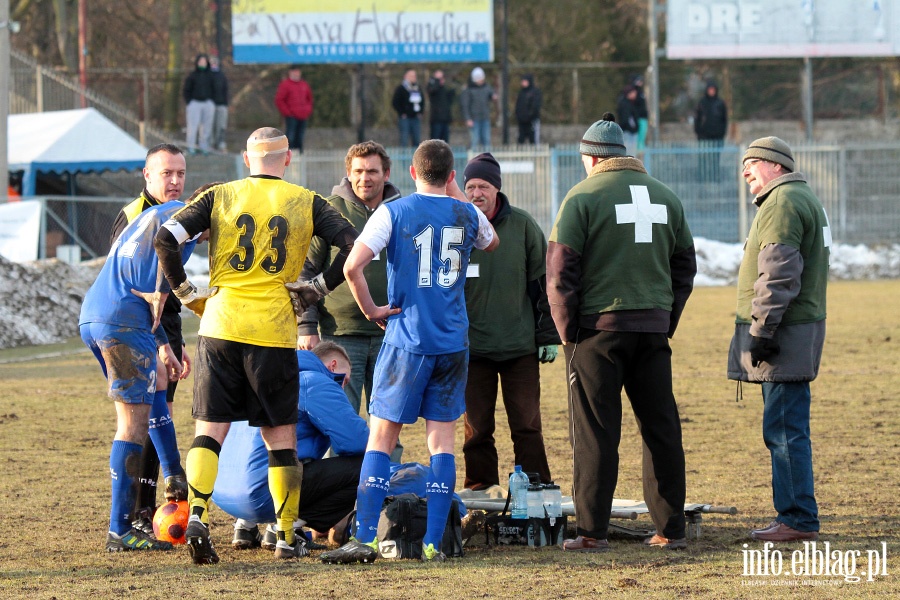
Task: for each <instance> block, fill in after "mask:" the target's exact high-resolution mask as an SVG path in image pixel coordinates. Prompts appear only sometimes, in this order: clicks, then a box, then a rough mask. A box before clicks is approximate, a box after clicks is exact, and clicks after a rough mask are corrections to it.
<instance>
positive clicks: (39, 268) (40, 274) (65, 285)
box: [0, 238, 900, 348]
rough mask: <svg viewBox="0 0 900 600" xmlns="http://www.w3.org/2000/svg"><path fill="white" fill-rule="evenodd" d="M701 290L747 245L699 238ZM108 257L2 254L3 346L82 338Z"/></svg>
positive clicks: (846, 268) (898, 257)
mask: <svg viewBox="0 0 900 600" xmlns="http://www.w3.org/2000/svg"><path fill="white" fill-rule="evenodd" d="M694 244H695V247H696V250H697V268H698V273H697V278H696V279H695V281H694V285H696V286H698V287H699V286H718V285H734V283H735V282H736V281H737V274H738V267H739V266H740V263H741V256H742V254H743V247H742V245H741V244H726V243H722V242H717V241H714V240H708V239H705V238H695V239H694ZM104 261H105V258H98V259H94V260H92V261H88V262H84V263H81V264H80V265H76V266H72V265H69V264H66V263H64V262H61V261H59V260H56V259H55V258H54V259H50V260H40V261H34V262H26V263H14V262H11V261H9V260H7V259H5V258H3V257H2V256H0V348H12V347H14V346H27V345H34V344H50V343H54V342H59V341H63V340H65V339H67V338H71V337H75V336H77V335H78V315H79V313H80V312H81V302H82V300H83V299H84V294H85V293H86V292H87V290H88V288H89V287H90V286H91V284H92V283H93V281H94V279H95V278H96V277H97V274H98V273H99V272H100V269H101V268H102V267H103V262H104ZM185 271H186V272H187V274H188V277H189V278H190V280H191V281H192V282H193V283H195V284H196V285H199V286H206V285H209V264H208V259H207V258H206V257H205V256H202V255H199V254H195V255H193V256H191V258H190V260H189V261H188V263H187V264H186V265H185ZM830 273H831V279H849V280H860V279H882V278H898V277H900V244H889V245H882V246H873V247H870V246H863V245H858V246H853V245H849V244H834V245H833V246H832V248H831V267H830Z"/></svg>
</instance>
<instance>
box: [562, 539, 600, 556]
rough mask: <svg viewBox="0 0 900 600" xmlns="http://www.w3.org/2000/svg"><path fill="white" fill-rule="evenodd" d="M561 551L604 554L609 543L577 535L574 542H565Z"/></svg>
mask: <svg viewBox="0 0 900 600" xmlns="http://www.w3.org/2000/svg"><path fill="white" fill-rule="evenodd" d="M563 550H566V551H568V552H606V551H607V550H609V542H607V541H606V540H598V539H595V538H591V537H584V536H583V535H579V536H578V537H577V538H575V539H574V540H565V541H564V542H563Z"/></svg>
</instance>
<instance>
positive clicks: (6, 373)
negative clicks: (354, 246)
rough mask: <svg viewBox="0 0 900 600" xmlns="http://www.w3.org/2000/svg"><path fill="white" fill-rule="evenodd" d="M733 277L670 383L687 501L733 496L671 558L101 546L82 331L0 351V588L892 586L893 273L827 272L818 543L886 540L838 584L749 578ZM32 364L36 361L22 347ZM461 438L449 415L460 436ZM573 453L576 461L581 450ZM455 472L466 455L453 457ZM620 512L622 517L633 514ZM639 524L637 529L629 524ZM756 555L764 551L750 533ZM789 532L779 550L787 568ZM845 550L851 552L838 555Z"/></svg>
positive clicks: (897, 591) (841, 591) (100, 458)
mask: <svg viewBox="0 0 900 600" xmlns="http://www.w3.org/2000/svg"><path fill="white" fill-rule="evenodd" d="M734 295H735V292H734V289H733V288H701V289H698V290H696V291H695V293H694V296H693V297H692V298H691V300H690V301H689V303H688V306H687V310H686V311H685V314H684V318H683V321H682V325H681V327H680V329H679V331H678V335H677V336H676V338H675V340H673V348H674V373H675V390H676V397H677V398H678V402H679V406H680V410H681V418H682V423H683V427H684V445H685V451H686V454H687V480H688V501H689V502H703V503H711V504H719V505H728V506H736V507H737V508H738V509H739V511H740V512H739V514H738V515H736V516H718V515H710V516H706V517H705V518H704V529H703V535H702V537H701V539H700V540H698V541H695V542H693V543H691V545H690V547H689V549H688V550H687V551H685V552H680V553H668V552H663V551H659V550H656V549H645V548H642V547H640V545H639V544H638V543H636V542H631V541H615V540H614V541H613V549H612V551H611V552H609V553H605V554H595V555H571V554H564V553H563V552H562V551H561V550H560V549H558V548H542V549H538V550H532V549H528V548H525V547H501V548H494V547H487V546H485V545H484V544H483V541H482V540H483V538H479V539H478V540H475V541H477V542H478V543H476V544H475V545H473V546H469V547H467V554H466V556H465V557H464V558H462V559H459V560H454V561H452V562H451V563H449V564H447V565H425V564H420V563H415V562H410V561H402V562H389V561H381V562H377V563H375V564H374V565H367V566H362V565H359V566H352V567H337V566H327V565H322V564H320V563H319V562H318V561H317V560H314V559H301V560H297V561H290V562H287V563H285V562H282V563H278V564H276V563H275V562H274V561H273V560H272V557H271V554H269V553H268V552H265V551H263V550H258V551H244V552H239V551H235V550H232V549H231V547H230V544H229V542H230V540H231V533H232V532H231V527H230V520H229V519H228V518H227V516H226V515H224V514H223V513H222V512H221V511H220V510H217V509H213V510H212V536H213V541H214V543H215V545H216V547H217V549H218V551H219V554H220V556H221V557H222V562H221V563H220V564H218V565H216V566H211V567H203V568H198V567H194V566H193V565H192V564H191V563H190V559H189V557H188V554H187V550H186V549H185V548H184V547H180V548H178V549H177V550H176V551H174V552H169V553H152V554H146V553H132V554H127V555H110V554H107V553H105V552H104V551H103V544H104V540H105V532H106V528H107V524H108V516H109V476H108V475H107V473H108V453H109V446H110V441H111V439H112V435H113V432H114V411H113V407H112V406H111V405H110V402H109V401H108V400H107V399H106V398H105V387H104V381H103V379H102V377H101V375H100V371H99V369H98V367H97V365H96V363H95V361H94V359H93V357H92V356H90V355H89V354H87V353H86V352H76V353H72V352H71V351H72V350H74V349H78V348H79V346H80V342H78V341H72V342H70V343H67V344H59V345H55V346H52V347H40V348H28V349H15V350H4V351H0V381H2V385H0V399H2V400H0V523H2V525H0V534H2V535H0V598H41V599H49V598H59V599H63V598H88V597H94V598H113V597H134V598H140V599H142V600H144V599H148V600H149V599H152V598H160V599H166V600H171V599H172V598H178V597H184V598H213V597H215V598H219V599H230V598H245V597H251V596H253V595H257V594H258V595H260V597H264V598H269V597H276V596H282V597H301V598H352V597H358V598H373V599H374V598H423V597H433V598H442V599H443V598H460V599H462V598H511V597H516V598H580V597H586V596H600V595H602V596H611V597H620V598H630V597H638V596H640V597H650V598H657V597H659V598H671V597H698V598H764V597H772V596H779V597H780V596H787V595H793V596H798V595H799V596H800V597H809V598H835V597H841V598H844V597H846V598H869V597H873V596H888V597H897V596H898V595H900V583H898V573H900V571H898V569H900V560H898V553H900V502H898V501H897V496H898V483H900V465H898V461H897V458H898V446H900V437H898V430H900V400H898V397H897V390H900V320H898V318H897V310H896V307H897V305H898V303H897V298H898V297H900V281H874V282H854V283H851V282H838V283H833V284H831V286H830V287H829V300H828V301H829V313H828V315H829V320H828V338H827V342H826V347H825V354H824V359H823V364H822V369H821V372H820V375H819V379H818V380H817V381H815V382H814V383H813V384H812V393H813V407H812V424H811V426H812V440H813V452H814V461H815V462H814V466H815V475H816V492H817V497H818V501H819V510H820V513H821V518H822V537H821V539H820V544H819V546H820V549H821V547H822V545H823V544H824V542H826V541H827V542H829V544H830V547H831V550H832V551H835V550H839V551H840V552H842V553H847V552H850V551H854V550H858V551H861V558H860V560H859V563H858V564H857V565H856V574H857V575H860V574H861V573H860V572H861V571H865V570H867V569H868V566H867V563H866V551H868V550H879V551H881V549H882V542H885V543H886V547H887V566H886V567H885V570H886V572H887V576H878V577H876V578H874V579H875V580H874V581H872V582H867V581H866V579H867V576H865V575H862V581H861V582H860V583H849V582H845V581H844V578H843V577H840V576H810V577H793V576H787V577H784V576H783V577H772V576H770V577H746V576H743V575H742V571H743V554H742V551H743V550H744V547H743V545H744V544H745V543H748V542H750V540H749V538H748V537H747V532H748V530H749V529H751V528H753V527H756V526H760V525H762V524H765V523H767V522H768V521H769V520H771V518H772V516H773V513H772V508H771V488H770V484H769V477H770V469H769V460H768V452H767V451H766V449H765V446H764V445H763V442H762V436H761V432H760V418H761V409H762V400H761V396H760V392H759V388H758V386H753V385H744V386H743V400H742V401H740V402H736V401H735V391H736V390H735V388H736V386H735V384H734V382H730V381H728V380H726V378H725V374H724V373H725V355H726V350H727V347H728V341H729V339H730V336H731V329H732V322H733V305H734ZM33 357H37V358H33ZM564 373H565V369H564V366H563V364H562V361H561V360H557V361H556V362H555V363H554V364H552V365H547V366H546V367H545V368H544V370H543V372H542V379H543V419H544V428H545V441H546V445H547V450H548V454H549V457H550V466H551V469H552V471H553V475H554V478H555V479H556V481H557V483H560V484H561V485H562V488H563V490H564V492H566V491H567V490H568V489H570V486H571V481H572V454H571V450H570V449H569V447H568V441H567V434H566V398H565V385H564V383H565V375H564ZM190 389H191V386H190V382H185V383H183V384H182V387H181V388H180V390H181V391H180V392H179V396H178V398H177V400H176V404H175V406H176V408H175V420H176V426H177V429H178V437H179V442H180V444H181V448H182V452H183V454H182V457H183V456H184V451H185V450H186V449H187V448H188V446H189V444H190V440H191V438H192V431H193V429H192V423H191V420H190ZM625 414H626V416H625V426H624V428H623V439H622V445H621V455H622V456H621V467H620V476H619V487H618V490H617V492H616V496H617V497H619V498H637V499H639V498H640V494H641V484H640V460H639V458H640V444H639V440H638V436H637V432H636V427H635V426H634V425H633V419H632V417H631V416H630V412H629V411H627V410H626V413H625ZM503 421H504V419H503V416H502V414H500V415H498V425H499V427H498V432H497V437H498V447H499V448H498V449H499V452H500V463H501V465H508V466H509V467H510V468H511V467H512V463H513V458H512V449H511V443H510V442H509V439H508V437H509V436H508V429H506V428H505V427H504V425H503ZM423 431H424V427H423V426H422V425H417V426H413V427H409V428H407V429H406V430H404V433H403V436H402V439H403V443H404V445H405V447H406V454H405V457H404V458H405V460H419V461H423V462H426V461H427V456H426V451H425V448H424V440H423V437H424V435H423ZM458 438H459V442H458V444H457V448H460V447H461V444H462V427H459V428H458ZM577 458H578V457H575V459H576V460H577ZM458 465H459V466H460V471H459V474H458V480H459V481H462V471H461V466H462V459H461V454H459V458H458ZM632 524H634V523H632ZM637 525H639V526H646V527H649V526H650V525H649V519H647V518H646V517H644V518H642V519H641V520H639V521H638V522H637ZM749 548H751V549H761V548H762V545H761V544H759V543H757V542H752V543H750V545H749ZM799 548H802V546H801V545H798V544H779V545H777V546H776V547H775V550H779V551H781V552H782V554H783V556H784V566H785V568H786V570H787V571H788V572H789V571H790V568H791V561H790V559H791V552H792V551H794V550H797V549H799ZM848 556H849V555H848Z"/></svg>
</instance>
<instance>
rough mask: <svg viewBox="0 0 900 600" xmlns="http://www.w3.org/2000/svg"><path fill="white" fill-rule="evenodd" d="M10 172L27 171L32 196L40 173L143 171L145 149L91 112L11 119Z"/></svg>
mask: <svg viewBox="0 0 900 600" xmlns="http://www.w3.org/2000/svg"><path fill="white" fill-rule="evenodd" d="M8 123H9V129H8V138H7V149H8V156H9V170H10V171H24V176H23V178H22V195H23V196H33V195H34V193H35V182H36V181H37V174H38V172H43V173H51V172H52V173H66V172H68V173H85V172H90V171H109V170H120V169H126V170H133V169H140V168H141V167H143V166H144V158H145V155H146V154H147V149H146V148H144V147H143V146H141V145H140V144H139V143H138V142H137V140H135V139H134V138H133V137H131V136H130V135H128V134H127V133H125V131H123V130H122V129H120V128H119V127H118V126H117V125H116V124H115V123H113V122H112V121H110V120H109V119H107V118H106V117H104V116H103V115H102V114H100V113H99V112H97V111H96V110H95V109H93V108H83V109H77V110H59V111H53V112H42V113H28V114H18V115H9V121H8Z"/></svg>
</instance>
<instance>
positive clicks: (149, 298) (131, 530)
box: [78, 201, 201, 552]
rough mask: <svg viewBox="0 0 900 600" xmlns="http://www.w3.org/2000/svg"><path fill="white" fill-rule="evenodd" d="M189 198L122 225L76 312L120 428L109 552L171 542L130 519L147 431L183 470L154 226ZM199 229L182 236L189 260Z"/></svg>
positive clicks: (177, 470)
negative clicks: (169, 391) (171, 403)
mask: <svg viewBox="0 0 900 600" xmlns="http://www.w3.org/2000/svg"><path fill="white" fill-rule="evenodd" d="M184 206H185V205H184V204H183V203H181V202H177V201H172V202H167V203H165V204H161V205H158V206H154V207H152V208H149V209H147V210H146V211H144V212H143V213H141V215H140V216H139V217H138V218H136V219H135V220H134V221H133V222H132V223H131V224H130V225H128V227H126V228H125V229H124V230H123V231H122V233H121V235H119V237H118V238H117V239H116V241H115V242H114V243H113V245H112V248H111V249H110V251H109V255H108V256H107V258H106V263H105V264H104V265H103V268H102V269H101V271H100V274H99V275H98V276H97V279H96V280H95V281H94V284H93V285H92V286H91V288H90V289H89V290H88V292H87V294H86V295H85V298H84V303H83V304H82V306H81V316H80V317H79V319H78V324H79V327H80V329H81V339H82V340H83V341H84V343H85V344H86V345H87V346H88V348H90V349H91V351H92V352H93V353H94V356H96V357H97V360H98V361H99V362H100V367H101V369H102V370H103V375H104V376H105V377H106V379H107V381H108V386H109V397H110V398H112V399H113V400H114V401H115V407H116V435H115V438H114V439H113V444H112V451H111V452H110V456H109V471H110V476H111V478H112V508H111V510H110V518H109V533H108V534H107V538H106V549H107V551H109V552H121V551H129V550H169V549H171V548H172V545H171V544H169V543H168V542H161V541H158V540H156V539H155V538H154V537H153V536H152V535H149V534H148V533H146V532H144V531H142V530H141V529H138V528H135V527H133V526H132V522H131V513H132V511H133V509H134V501H135V493H136V490H137V481H136V476H137V475H138V468H137V467H138V464H139V463H140V457H141V449H142V447H143V444H144V439H145V438H146V437H147V435H148V433H149V435H150V436H151V437H152V438H153V444H154V446H155V447H156V448H157V450H158V452H159V456H160V462H161V463H162V468H163V475H164V476H165V477H166V479H167V480H168V479H169V478H172V477H174V476H176V475H183V474H184V470H183V469H182V467H181V456H180V454H179V452H178V444H177V442H176V439H175V427H174V425H173V424H172V418H171V416H170V415H169V408H168V406H167V404H166V388H167V386H166V382H167V381H168V380H174V379H176V378H178V377H179V376H180V374H181V364H180V363H179V362H178V359H177V358H176V357H175V354H174V353H173V352H172V348H171V346H170V345H169V343H168V339H167V338H166V334H165V331H164V330H163V328H162V327H159V321H160V316H161V314H162V306H163V304H164V303H165V300H166V297H167V296H168V292H169V287H168V284H167V283H166V281H165V278H164V277H162V276H161V275H160V274H159V273H160V272H159V269H158V260H157V255H156V251H155V250H154V248H153V238H154V237H155V236H156V232H157V231H158V230H159V228H160V227H161V226H162V224H163V223H164V222H165V221H166V220H168V219H169V217H171V215H173V214H174V213H175V212H177V211H178V210H179V209H181V208H183V207H184ZM200 237H201V236H197V238H195V239H194V240H191V241H189V242H187V243H185V244H184V247H183V250H182V257H183V261H184V262H187V259H188V257H189V256H190V255H191V252H192V251H193V249H194V246H195V244H196V242H197V241H198V239H199V238H200ZM159 380H162V381H161V382H160V385H157V381H159ZM148 430H149V431H148Z"/></svg>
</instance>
